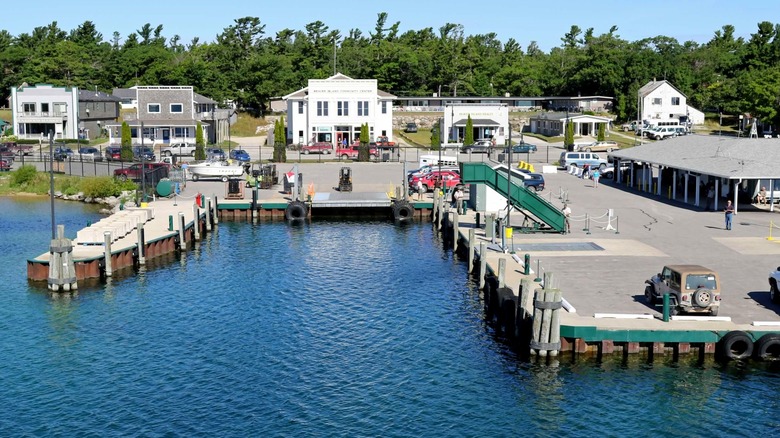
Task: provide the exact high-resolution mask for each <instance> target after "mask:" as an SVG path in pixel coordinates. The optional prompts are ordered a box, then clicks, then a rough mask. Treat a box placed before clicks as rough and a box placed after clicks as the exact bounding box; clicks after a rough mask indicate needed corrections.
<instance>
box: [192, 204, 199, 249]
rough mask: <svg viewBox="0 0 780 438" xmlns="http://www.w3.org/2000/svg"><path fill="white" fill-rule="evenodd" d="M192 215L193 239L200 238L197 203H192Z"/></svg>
mask: <svg viewBox="0 0 780 438" xmlns="http://www.w3.org/2000/svg"><path fill="white" fill-rule="evenodd" d="M192 217H194V218H195V219H194V221H195V222H193V223H194V225H195V226H194V227H193V229H192V231H193V237H194V238H195V240H200V209H198V204H192Z"/></svg>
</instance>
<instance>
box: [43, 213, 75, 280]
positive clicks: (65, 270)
mask: <svg viewBox="0 0 780 438" xmlns="http://www.w3.org/2000/svg"><path fill="white" fill-rule="evenodd" d="M49 257H50V259H51V263H49V274H48V276H49V278H48V287H49V289H50V290H53V291H55V292H58V291H59V290H60V288H62V290H63V291H64V292H68V291H70V290H75V289H78V287H79V286H78V283H77V282H76V266H75V265H74V264H73V243H71V241H70V239H66V238H65V226H64V225H57V237H56V238H55V239H52V241H51V245H49Z"/></svg>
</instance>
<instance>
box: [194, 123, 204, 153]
mask: <svg viewBox="0 0 780 438" xmlns="http://www.w3.org/2000/svg"><path fill="white" fill-rule="evenodd" d="M204 146H205V141H204V140H203V126H202V125H201V124H200V122H198V126H197V127H196V128H195V159H196V160H205V159H206V149H205V147H204Z"/></svg>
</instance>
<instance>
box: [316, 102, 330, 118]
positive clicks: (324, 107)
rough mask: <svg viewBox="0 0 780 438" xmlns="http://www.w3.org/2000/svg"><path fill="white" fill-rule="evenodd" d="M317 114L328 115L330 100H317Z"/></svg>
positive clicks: (320, 115)
mask: <svg viewBox="0 0 780 438" xmlns="http://www.w3.org/2000/svg"><path fill="white" fill-rule="evenodd" d="M317 116H318V117H328V101H327V100H319V101H317Z"/></svg>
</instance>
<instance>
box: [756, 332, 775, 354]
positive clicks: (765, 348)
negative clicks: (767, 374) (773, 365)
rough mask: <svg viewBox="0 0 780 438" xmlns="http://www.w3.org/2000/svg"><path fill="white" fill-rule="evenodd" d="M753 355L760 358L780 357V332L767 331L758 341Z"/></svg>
mask: <svg viewBox="0 0 780 438" xmlns="http://www.w3.org/2000/svg"><path fill="white" fill-rule="evenodd" d="M753 356H754V357H755V358H756V359H759V360H779V359H780V334H778V333H767V334H765V335H764V336H761V337H760V338H758V340H757V341H756V344H755V346H754V347H753Z"/></svg>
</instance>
